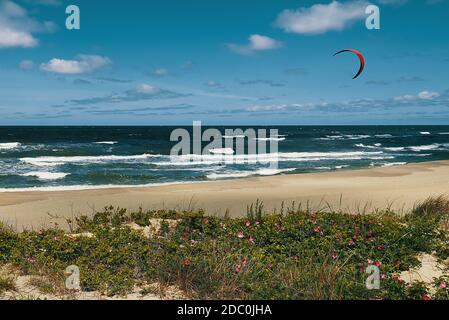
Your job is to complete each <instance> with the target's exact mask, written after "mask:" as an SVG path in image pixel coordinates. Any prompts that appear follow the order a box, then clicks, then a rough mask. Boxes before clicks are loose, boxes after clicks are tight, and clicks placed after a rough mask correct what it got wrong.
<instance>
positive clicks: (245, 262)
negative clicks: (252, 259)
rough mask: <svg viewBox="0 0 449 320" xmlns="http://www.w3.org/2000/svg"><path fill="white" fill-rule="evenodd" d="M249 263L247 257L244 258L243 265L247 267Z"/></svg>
mask: <svg viewBox="0 0 449 320" xmlns="http://www.w3.org/2000/svg"><path fill="white" fill-rule="evenodd" d="M247 265H248V260H247V259H243V260H242V266H244V267H246V266H247Z"/></svg>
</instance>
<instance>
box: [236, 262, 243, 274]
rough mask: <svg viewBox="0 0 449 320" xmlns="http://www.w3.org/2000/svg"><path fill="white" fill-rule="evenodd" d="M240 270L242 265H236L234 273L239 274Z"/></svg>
mask: <svg viewBox="0 0 449 320" xmlns="http://www.w3.org/2000/svg"><path fill="white" fill-rule="evenodd" d="M241 269H242V265H241V264H238V265H236V266H235V273H240V270H241Z"/></svg>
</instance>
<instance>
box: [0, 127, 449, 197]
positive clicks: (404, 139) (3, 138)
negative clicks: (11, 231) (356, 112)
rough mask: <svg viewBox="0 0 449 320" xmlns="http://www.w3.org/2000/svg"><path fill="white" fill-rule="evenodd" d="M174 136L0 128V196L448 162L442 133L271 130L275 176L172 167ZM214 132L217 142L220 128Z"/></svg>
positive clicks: (130, 130)
mask: <svg viewBox="0 0 449 320" xmlns="http://www.w3.org/2000/svg"><path fill="white" fill-rule="evenodd" d="M176 128H178V127H0V191H6V190H7V189H8V190H11V189H25V188H44V189H64V188H73V189H82V188H89V187H94V186H97V187H98V186H111V185H147V184H160V183H176V182H189V181H208V180H217V179H230V178H239V177H247V176H254V175H274V174H291V173H304V172H320V171H335V170H344V169H356V168H367V167H380V166H392V165H404V164H406V163H412V162H423V161H434V160H444V159H449V126H360V127H355V126H347V127H341V126H338V127H330V126H283V127H282V126H281V127H275V128H276V129H278V130H279V134H280V136H279V138H278V139H277V140H278V148H279V153H278V154H277V156H278V159H279V168H278V170H273V169H267V168H266V167H265V166H264V165H262V164H260V163H255V162H253V163H244V164H225V163H223V161H222V158H221V156H220V155H216V154H215V155H208V156H196V157H193V161H192V162H189V161H187V162H186V161H181V160H185V159H178V160H179V161H178V160H174V161H173V159H172V158H170V157H169V156H168V155H169V154H170V150H171V148H172V147H173V145H174V144H175V142H170V141H169V138H170V133H171V132H172V130H174V129H176ZM227 128H232V127H226V129H227ZM260 128H265V129H270V128H273V127H260ZM186 129H187V130H189V131H191V128H189V127H186ZM205 129H207V128H203V130H205ZM217 129H219V130H221V131H222V132H223V135H224V130H225V128H219V127H218V128H217ZM242 129H246V128H242ZM256 129H258V128H256ZM223 140H226V139H225V138H224V139H223Z"/></svg>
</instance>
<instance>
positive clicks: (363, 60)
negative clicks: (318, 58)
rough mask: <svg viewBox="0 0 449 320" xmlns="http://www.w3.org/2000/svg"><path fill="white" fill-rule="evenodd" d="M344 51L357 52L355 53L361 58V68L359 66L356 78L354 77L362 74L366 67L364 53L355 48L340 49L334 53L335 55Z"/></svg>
mask: <svg viewBox="0 0 449 320" xmlns="http://www.w3.org/2000/svg"><path fill="white" fill-rule="evenodd" d="M343 52H352V53H355V54H356V55H357V56H358V57H359V59H360V68H359V71H358V72H357V74H356V75H355V76H354V78H352V79H356V78H357V77H358V76H360V74H361V73H362V71H363V69H365V58H364V57H363V55H362V54H361V53H360V52H358V51H357V50H354V49H345V50H341V51H338V52H337V53H336V54H334V57H335V56H336V55H338V54H340V53H343Z"/></svg>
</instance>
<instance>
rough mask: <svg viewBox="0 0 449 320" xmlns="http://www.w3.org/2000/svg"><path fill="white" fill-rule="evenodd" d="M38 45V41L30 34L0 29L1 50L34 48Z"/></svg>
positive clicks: (5, 28)
mask: <svg viewBox="0 0 449 320" xmlns="http://www.w3.org/2000/svg"><path fill="white" fill-rule="evenodd" d="M37 44H38V40H37V39H36V38H34V37H33V36H32V35H31V34H30V33H27V32H23V31H17V30H14V29H10V28H7V27H0V48H13V47H21V48H32V47H35V46H37Z"/></svg>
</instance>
